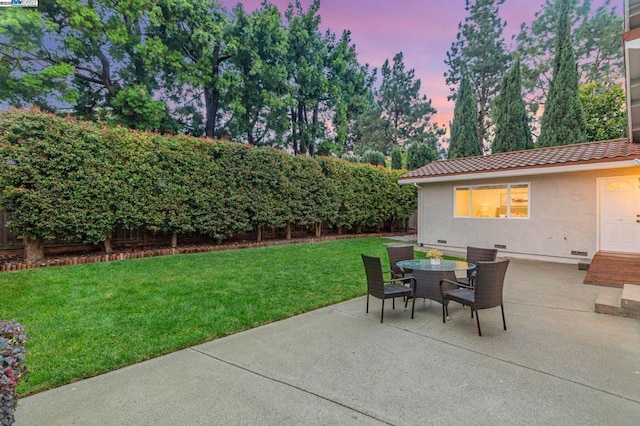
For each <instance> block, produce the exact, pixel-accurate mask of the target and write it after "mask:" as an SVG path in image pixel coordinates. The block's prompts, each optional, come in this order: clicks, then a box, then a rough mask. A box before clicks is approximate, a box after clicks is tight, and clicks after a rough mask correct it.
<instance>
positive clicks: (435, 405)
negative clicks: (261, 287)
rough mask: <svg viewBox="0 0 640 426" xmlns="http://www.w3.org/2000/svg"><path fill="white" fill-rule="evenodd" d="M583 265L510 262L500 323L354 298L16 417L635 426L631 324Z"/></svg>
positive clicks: (639, 374) (109, 378) (637, 328)
mask: <svg viewBox="0 0 640 426" xmlns="http://www.w3.org/2000/svg"><path fill="white" fill-rule="evenodd" d="M584 274H585V273H584V272H583V271H579V270H578V268H577V266H574V265H563V264H553V263H544V262H533V261H523V260H512V261H511V264H510V266H509V271H508V272H507V279H506V283H505V301H506V303H505V314H506V319H507V327H508V328H509V329H508V331H503V330H502V321H501V317H500V309H491V310H484V311H480V320H481V324H482V331H483V336H482V337H479V336H478V334H477V330H476V324H475V321H474V320H472V319H471V318H470V313H469V309H465V310H463V309H462V307H460V306H459V305H455V304H452V307H451V309H450V321H449V322H447V324H443V323H442V319H441V305H440V304H438V303H436V302H430V301H426V302H423V301H422V300H418V301H417V302H416V312H415V319H414V320H411V318H410V311H405V310H404V309H403V308H401V307H398V306H397V307H396V309H395V310H391V306H390V305H391V303H387V306H388V308H387V309H386V310H385V323H384V324H380V301H379V300H377V299H372V302H371V305H370V306H371V309H370V312H369V314H365V312H364V310H365V299H364V298H363V297H362V298H358V299H354V300H350V301H347V302H344V303H340V304H337V305H334V306H330V307H327V308H323V309H319V310H317V311H314V312H310V313H307V314H303V315H298V316H296V317H293V318H290V319H287V320H283V321H279V322H277V323H273V324H270V325H267V326H264V327H259V328H256V329H253V330H249V331H246V332H243V333H239V334H236V335H233V336H229V337H226V338H223V339H219V340H216V341H212V342H209V343H206V344H203V345H199V346H195V347H192V348H189V349H185V350H182V351H179V352H176V353H172V354H170V355H167V356H163V357H160V358H156V359H153V360H150V361H147V362H143V363H140V364H137V365H133V366H130V367H127V368H123V369H121V370H118V371H114V372H111V373H108V374H104V375H102V376H99V377H94V378H92V379H88V380H83V381H81V382H78V383H74V384H71V385H68V386H63V387H60V388H57V389H54V390H51V391H47V392H43V393H40V394H37V395H34V396H31V397H28V398H24V399H21V400H20V401H19V405H18V410H17V412H16V425H17V426H20V425H47V426H49V425H302V424H304V425H352V424H353V425H359V424H373V425H378V424H393V425H421V424H438V425H443V424H469V423H476V424H491V425H499V424H504V425H514V424H522V425H534V424H536V425H537V424H545V425H550V424H554V425H574V424H575V425H634V426H635V425H638V424H639V423H638V422H639V419H640V321H638V320H633V319H628V318H619V317H613V316H608V315H604V314H596V313H594V301H595V300H596V298H597V296H598V294H599V292H600V289H601V288H600V287H595V286H588V285H583V284H581V283H582V280H583V279H584ZM398 305H400V304H398Z"/></svg>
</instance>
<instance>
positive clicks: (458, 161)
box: [400, 138, 640, 180]
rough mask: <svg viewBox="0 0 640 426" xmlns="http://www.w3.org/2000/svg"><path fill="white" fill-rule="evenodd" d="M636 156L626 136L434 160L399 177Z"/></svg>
mask: <svg viewBox="0 0 640 426" xmlns="http://www.w3.org/2000/svg"><path fill="white" fill-rule="evenodd" d="M636 158H640V144H638V143H631V142H629V139H627V138H624V139H614V140H610V141H600V142H587V143H579V144H573V145H562V146H554V147H549V148H537V149H528V150H524V151H512V152H501V153H498V154H491V155H481V156H477V157H465V158H454V159H451V160H440V161H434V162H433V163H430V164H427V165H426V166H423V167H421V168H419V169H416V170H413V171H411V172H408V173H406V174H405V175H403V176H402V177H401V178H400V179H401V180H402V179H416V178H429V177H446V176H452V175H461V174H476V173H489V172H499V171H508V170H524V169H534V168H542V167H554V166H570V165H579V164H592V163H604V162H613V161H623V160H633V159H636Z"/></svg>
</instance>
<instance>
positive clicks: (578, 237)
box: [418, 167, 640, 263]
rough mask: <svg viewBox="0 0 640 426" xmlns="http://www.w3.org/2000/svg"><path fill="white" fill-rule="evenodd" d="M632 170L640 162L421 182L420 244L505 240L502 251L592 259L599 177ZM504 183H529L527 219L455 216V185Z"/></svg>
mask: <svg viewBox="0 0 640 426" xmlns="http://www.w3.org/2000/svg"><path fill="white" fill-rule="evenodd" d="M628 175H631V176H637V175H640V167H633V168H624V169H609V170H600V171H591V172H579V173H561V174H551V175H537V176H520V177H516V178H509V179H508V180H505V179H481V180H468V181H458V182H449V183H430V184H423V185H420V189H419V191H418V202H419V207H418V210H419V215H418V243H420V244H423V245H425V246H439V247H442V248H444V249H453V250H456V251H464V249H465V248H466V246H478V247H494V246H495V245H504V246H506V249H500V255H512V256H514V257H529V258H548V259H549V260H556V261H562V262H575V263H577V262H579V261H580V260H583V259H590V258H592V257H593V255H594V254H595V253H596V251H597V250H598V246H597V245H598V236H597V230H598V201H597V200H598V196H597V179H598V178H600V177H614V176H628ZM501 183H529V184H530V190H529V191H530V193H529V202H530V217H529V218H528V219H500V218H455V217H453V208H454V202H453V188H454V187H455V186H465V185H479V184H501ZM438 240H442V241H446V243H442V242H440V243H439V242H438ZM572 251H579V252H586V253H587V256H580V255H572V254H571V252H572Z"/></svg>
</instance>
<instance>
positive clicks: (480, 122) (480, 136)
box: [478, 108, 485, 155]
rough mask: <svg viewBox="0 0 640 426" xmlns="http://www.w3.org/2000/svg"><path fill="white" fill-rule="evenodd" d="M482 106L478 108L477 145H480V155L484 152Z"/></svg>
mask: <svg viewBox="0 0 640 426" xmlns="http://www.w3.org/2000/svg"><path fill="white" fill-rule="evenodd" d="M484 115H485V114H484V108H480V109H479V110H478V145H480V155H483V154H484V134H485V131H484Z"/></svg>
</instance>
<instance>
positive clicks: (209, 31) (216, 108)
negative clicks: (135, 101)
mask: <svg viewBox="0 0 640 426" xmlns="http://www.w3.org/2000/svg"><path fill="white" fill-rule="evenodd" d="M154 3H156V4H155V6H154V8H153V11H152V13H151V14H150V25H149V40H150V43H149V44H150V45H152V46H153V47H154V48H155V51H151V50H149V49H147V50H145V52H146V53H147V54H149V55H153V58H155V60H156V61H157V62H156V63H155V66H156V67H157V68H158V69H160V70H161V71H162V75H163V82H164V83H165V85H164V89H165V93H166V95H167V96H168V97H169V99H171V101H172V102H175V103H177V104H178V105H179V107H178V108H177V111H176V113H177V114H178V115H180V116H181V117H182V123H183V125H184V126H185V127H186V128H187V132H188V133H191V134H194V135H201V134H202V133H204V135H205V136H208V137H213V136H219V135H221V134H222V130H221V127H222V125H221V124H220V123H219V120H220V116H221V108H220V101H221V94H222V92H223V87H222V86H223V84H222V82H223V78H222V76H221V74H222V69H221V67H222V65H223V64H224V63H225V62H226V61H228V60H229V59H230V58H231V55H230V54H229V53H228V52H226V43H225V38H226V36H227V34H226V31H227V30H228V25H229V24H228V20H227V17H226V11H225V10H224V8H223V7H222V6H221V5H220V4H218V2H217V1H216V0H162V1H158V2H154ZM203 106H204V113H205V114H204V117H202V114H201V112H200V109H201V108H202V107H203ZM192 123H195V125H193V124H192Z"/></svg>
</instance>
